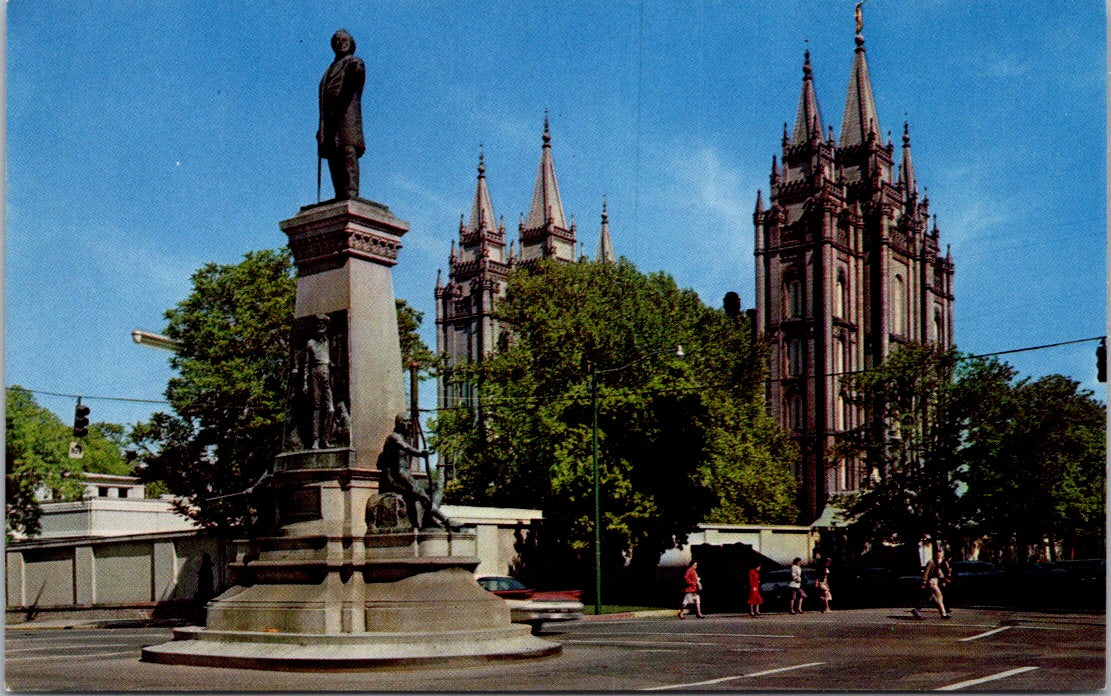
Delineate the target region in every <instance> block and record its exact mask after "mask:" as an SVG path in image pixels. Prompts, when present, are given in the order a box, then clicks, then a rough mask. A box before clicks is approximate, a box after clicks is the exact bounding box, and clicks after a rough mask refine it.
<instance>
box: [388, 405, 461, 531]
mask: <svg viewBox="0 0 1111 696" xmlns="http://www.w3.org/2000/svg"><path fill="white" fill-rule="evenodd" d="M408 433H409V419H408V418H407V417H406V415H405V414H404V413H399V414H398V415H397V417H396V418H394V429H393V432H392V433H390V435H389V437H387V438H386V445H385V447H383V448H382V454H381V455H380V456H379V457H378V468H379V469H380V470H381V471H382V478H381V480H380V481H379V484H378V492H379V493H397V494H398V495H400V496H401V497H402V499H404V501H405V509H406V510H407V511H408V513H409V522H410V524H411V525H412V526H413V527H414V528H416V529H427V528H429V527H449V528H450V527H451V521H450V520H448V518H447V517H445V516H444V514H443V513H442V512H440V509H439V498H440V493H441V491H439V490H438V487H437V486H436V483H435V482H434V481H431V480H430V481H429V489H427V490H426V489H425V487H424V486H423V485H421V484H420V482H418V481H417V480H416V479H414V478H413V475H412V474H411V473H410V471H409V462H408V456H406V455H409V456H414V457H427V456H428V450H422V449H419V448H417V447H414V446H412V445H411V444H409V441H408V440H407V439H406V438H407V436H408ZM418 503H419V506H418Z"/></svg>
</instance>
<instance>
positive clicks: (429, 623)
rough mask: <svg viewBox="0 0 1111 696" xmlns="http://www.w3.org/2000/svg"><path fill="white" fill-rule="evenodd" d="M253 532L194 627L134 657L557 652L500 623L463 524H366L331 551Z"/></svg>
mask: <svg viewBox="0 0 1111 696" xmlns="http://www.w3.org/2000/svg"><path fill="white" fill-rule="evenodd" d="M258 543H259V547H260V549H261V550H260V551H258V552H257V556H256V557H252V558H246V559H243V560H242V561H240V562H238V563H236V564H234V565H233V570H234V572H235V573H236V576H237V582H238V583H239V584H237V585H236V586H235V587H233V588H231V589H230V590H228V591H227V592H225V593H224V594H223V595H221V596H220V597H218V598H216V599H215V600H213V601H212V602H210V603H209V605H208V608H207V610H208V611H207V613H208V617H207V621H206V626H205V628H199V627H194V626H190V627H187V628H182V629H177V630H175V631H174V640H173V641H171V642H169V643H165V644H162V645H158V646H151V647H148V648H144V649H143V655H142V659H143V660H144V661H147V662H160V663H165V664H188V665H204V666H220V667H245V668H255V669H275V670H352V669H365V668H372V667H378V666H388V665H402V664H406V665H421V664H426V663H427V664H435V665H442V664H458V663H459V662H469V661H484V660H489V659H509V658H523V657H540V656H544V655H553V654H558V653H559V652H560V651H561V647H560V646H559V645H558V644H556V643H551V642H549V641H545V640H541V639H539V638H536V637H534V636H532V635H531V633H530V631H529V628H528V627H527V626H520V625H515V624H511V623H510V620H509V608H508V605H506V603H505V602H504V601H502V600H501V599H499V598H498V597H496V596H495V595H492V594H490V593H489V592H486V591H485V590H483V589H481V588H480V587H479V586H478V585H477V584H476V583H475V581H474V575H473V572H474V568H475V567H476V566H477V565H478V558H476V557H475V556H474V554H475V552H476V547H475V536H474V533H473V532H468V533H460V532H449V531H443V530H430V531H420V532H417V531H411V530H404V531H391V532H381V533H371V534H367V535H366V536H365V537H364V538H363V539H361V540H359V542H358V543H357V544H355V545H356V546H358V547H359V550H358V552H356V553H347V554H345V553H342V552H341V553H339V554H338V555H337V554H336V546H344V540H343V539H336V538H328V537H296V538H290V537H271V538H268V539H260V540H259V542H258ZM348 546H350V545H348ZM355 559H360V560H355Z"/></svg>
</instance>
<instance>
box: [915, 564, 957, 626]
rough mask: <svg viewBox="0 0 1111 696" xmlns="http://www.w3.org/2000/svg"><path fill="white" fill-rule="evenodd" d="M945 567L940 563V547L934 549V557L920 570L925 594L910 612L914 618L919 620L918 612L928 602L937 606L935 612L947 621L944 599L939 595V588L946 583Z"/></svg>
mask: <svg viewBox="0 0 1111 696" xmlns="http://www.w3.org/2000/svg"><path fill="white" fill-rule="evenodd" d="M945 568H946V565H945V564H944V563H943V562H942V553H941V548H940V547H935V548H934V557H933V558H931V559H930V560H929V561H927V562H926V567H925V568H923V569H922V589H923V590H925V594H924V595H923V596H922V599H921V600H920V601H919V602H918V604H917V605H916V606H915V607H914V608H913V609H911V610H910V613H911V614H913V615H914V618H916V619H921V618H922V614H921V613H920V612H919V611H918V610H919V609H921V608H922V607H924V606H926V605H927V604H929V603H930V602H933V603H934V604H936V605H937V612H938V614H939V615H940V616H941V618H943V619H948V618H949V616H950V614H949V612H947V611H946V610H945V598H944V597H943V596H942V595H941V586H942V584H944V583H945V582H948V579H949V578H948V576H947V575H946V571H945Z"/></svg>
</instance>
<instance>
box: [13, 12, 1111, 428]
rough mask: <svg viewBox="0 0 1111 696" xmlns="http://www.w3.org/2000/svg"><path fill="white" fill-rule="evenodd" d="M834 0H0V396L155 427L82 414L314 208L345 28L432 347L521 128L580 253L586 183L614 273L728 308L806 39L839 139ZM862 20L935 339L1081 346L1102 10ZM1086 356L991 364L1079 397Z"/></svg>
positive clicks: (126, 414)
mask: <svg viewBox="0 0 1111 696" xmlns="http://www.w3.org/2000/svg"><path fill="white" fill-rule="evenodd" d="M853 4H854V3H853V2H850V1H840V2H826V1H821V2H818V1H813V2H803V1H801V0H795V1H791V0H778V1H777V2H755V1H748V0H735V1H729V2H727V1H725V0H720V1H711V0H705V1H698V0H692V1H691V2H686V3H673V2H663V1H662V0H643V2H640V1H634V0H626V1H622V0H615V1H613V2H605V3H601V2H600V3H577V2H510V1H508V0H505V1H501V2H496V1H490V2H481V1H477V0H476V1H473V2H446V1H434V0H428V1H418V0H407V1H403V0H394V1H382V2H369V1H363V2H343V1H337V2H306V1H301V2H293V1H279V2H261V1H259V2H202V1H196V2H185V1H160V2H150V1H148V0H142V1H139V0H135V1H123V0H95V1H93V0H66V1H65V2H56V1H52V0H11V2H9V3H8V5H7V24H8V26H7V30H8V35H7V51H8V52H7V89H8V92H7V142H6V146H7V198H6V215H7V220H6V224H7V226H6V381H7V383H8V384H20V385H23V386H25V387H28V388H31V389H35V390H41V391H48V392H60V393H66V394H84V395H86V397H87V403H89V404H90V406H91V407H92V411H93V412H92V417H93V419H94V420H108V421H115V422H125V423H131V422H134V421H137V420H140V419H143V418H145V417H146V416H147V415H148V414H149V413H150V412H151V411H152V410H153V409H157V408H159V407H158V405H157V404H147V403H137V402H124V401H113V400H104V399H89V398H88V397H91V396H110V397H127V398H133V399H152V400H157V399H160V398H162V394H163V391H164V389H165V386H166V381H167V379H168V378H169V377H170V376H171V370H170V369H169V366H168V354H167V353H164V352H161V351H156V350H152V349H149V348H145V347H141V346H137V345H135V344H134V343H132V342H131V339H130V332H131V330H132V329H134V328H145V329H149V330H154V331H160V330H161V329H162V328H163V327H164V320H163V317H162V315H163V312H164V311H165V310H166V309H167V308H168V307H170V306H172V305H174V304H175V303H177V302H178V301H180V300H181V299H183V298H184V297H185V296H186V295H187V294H188V292H189V290H190V280H189V279H190V275H191V274H192V273H193V271H194V270H196V269H197V268H198V267H199V266H201V265H202V264H204V263H206V262H218V263H235V262H237V261H238V260H240V259H241V258H242V256H243V254H244V253H246V252H247V251H250V250H254V249H263V248H277V247H279V246H281V245H282V244H284V242H285V238H284V235H283V234H282V233H281V232H280V231H279V229H278V221H279V220H282V219H285V218H288V217H291V216H293V215H294V214H295V213H296V212H297V210H298V208H299V207H300V206H302V205H305V204H308V203H312V202H315V200H316V190H315V189H316V162H315V151H314V139H313V134H314V132H315V127H316V118H317V116H316V85H317V82H318V81H319V79H320V76H321V75H322V74H323V71H324V69H325V68H326V67H327V65H328V63H329V62H330V61H331V58H332V54H331V50H330V48H329V46H328V41H329V38H330V36H331V34H332V33H333V32H334V31H335V30H336V29H338V28H340V27H345V28H346V29H347V30H348V31H349V32H350V33H351V34H352V35H353V36H354V37H355V39H356V41H357V44H358V53H359V55H361V56H362V57H363V58H364V60H365V61H366V64H367V72H368V78H367V86H366V90H365V92H364V98H363V104H364V107H363V109H364V112H363V116H364V123H365V128H366V140H367V153H366V155H365V156H364V157H363V159H362V161H361V162H362V195H363V196H364V197H366V198H370V199H373V200H376V201H379V202H381V203H384V204H386V205H388V206H389V207H390V208H391V210H392V211H393V212H394V213H395V214H396V215H398V216H399V217H401V218H403V219H405V220H407V221H409V223H410V224H411V231H410V232H409V234H407V235H406V236H405V238H404V240H403V241H404V243H405V248H404V249H403V250H402V252H401V258H400V263H399V265H398V266H397V267H396V268H395V271H394V284H395V291H396V293H397V295H398V296H399V297H402V298H404V299H406V300H408V301H409V302H410V303H411V304H413V305H414V306H415V307H417V308H418V309H420V310H423V311H424V312H425V321H424V326H423V335H424V337H425V340H426V342H428V343H429V344H430V345H432V346H434V345H435V331H434V323H433V320H434V305H433V297H432V288H433V285H434V283H435V280H436V271H437V269H439V268H443V269H445V271H446V267H447V257H448V252H449V247H450V243H451V241H452V239H454V238H456V235H457V231H458V221H459V216H460V215H461V214H468V215H469V212H470V211H469V206H470V201H471V197H472V195H473V191H474V180H475V174H476V171H475V167H476V165H477V159H478V151H479V147H480V145H482V147H483V148H484V150H485V157H486V166H487V177H488V183H489V187H490V191H491V195H492V199H493V204H494V209H495V212H496V213H497V214H499V215H504V216H505V219H506V227H507V229H508V230H509V231H510V236H511V238H515V237H516V225H517V220H518V216H519V215H520V214H521V213H522V212H525V211H527V208H528V204H529V201H530V199H531V195H532V187H533V182H534V179H535V175H536V168H537V166H538V163H539V159H540V145H541V140H540V135H541V129H542V124H543V119H544V111H545V109H547V110H549V111H550V114H551V128H552V148H553V156H554V159H555V165H556V172H557V175H558V178H559V184H560V189H561V193H562V198H563V201H564V207H565V209H566V212H567V214H568V215H571V214H574V216H575V219H576V222H577V224H578V234H579V240H580V241H582V242H584V243H585V244H586V248H587V250H588V252H590V253H591V254H593V250H594V248H595V245H596V244H597V237H598V230H599V215H600V212H601V206H602V200H603V196H604V197H605V198H606V200H607V202H608V208H609V214H610V223H611V233H612V235H613V241H614V245H615V247H616V250H617V253H618V254H620V255H624V256H626V257H628V258H629V259H630V260H632V261H633V262H634V263H636V264H637V265H638V267H640V268H641V269H642V270H645V271H655V270H663V271H667V272H668V273H670V274H672V275H673V276H674V277H675V278H676V280H677V281H678V282H679V283H680V284H681V285H683V286H687V287H692V288H694V289H695V290H697V291H698V293H699V294H700V295H701V296H702V298H703V300H704V301H706V302H707V303H710V304H713V305H715V306H717V305H720V302H721V298H722V296H723V295H724V294H725V293H726V292H727V291H729V290H736V291H737V292H739V293H740V294H741V297H742V301H743V303H744V305H745V306H746V307H747V306H751V305H752V298H753V283H754V263H753V256H752V243H753V228H752V210H753V207H754V204H755V200H756V191H757V189H764V192H765V196H766V194H767V184H768V173H769V171H770V165H771V158H772V156H773V155H777V154H778V153H779V141H780V136H781V134H782V129H783V123H784V122H785V121H789V122H793V119H794V116H795V108H796V104H797V100H798V95H799V90H800V86H801V78H802V71H801V66H802V57H803V51H804V49H805V48H806V47H807V46H809V49H810V51H811V54H812V64H813V68H814V78H815V86H816V89H817V93H818V99H819V101H820V103H821V107H822V115H823V118H824V119H825V124H826V125H827V126H828V125H833V126H834V128H835V131H837V132H839V128H840V122H841V112H842V109H843V104H844V99H845V90H846V84H847V79H848V73H849V68H850V65H851V63H852V57H853V48H854V44H853V34H854V25H853ZM864 19H865V28H864V36H865V38H866V40H867V43H866V48H867V51H868V62H869V70H870V72H871V77H872V86H873V90H874V92H875V95H876V105H877V109H878V112H879V120H880V127H881V129H882V130H883V131H884V132H886V131H891V132H892V133H893V135H894V139H895V142H896V145H898V144H899V142H900V141H899V137H900V135H901V132H902V125H903V121H904V118H906V119H909V121H910V128H911V136H912V147H913V155H914V163H915V167H916V171H917V176H918V182H919V186H920V187H926V188H928V193H929V197H930V200H931V210H932V211H933V212H935V213H937V215H938V224H939V226H940V229H941V239H942V243H943V244H949V245H951V247H952V251H953V256H954V260H955V263H956V277H955V286H956V289H955V294H956V303H955V332H956V340H957V344H958V347H959V348H961V349H962V350H965V351H968V352H973V353H985V352H992V351H997V350H1007V349H1013V348H1019V347H1024V346H1032V345H1040V344H1047V343H1055V342H1058V341H1067V340H1072V339H1078V338H1087V337H1091V336H1099V335H1102V334H1104V333H1105V325H1106V318H1105V317H1106V290H1105V289H1106V281H1105V279H1106V264H1105V260H1106V189H1107V187H1106V167H1105V150H1106V125H1105V124H1106V112H1105V105H1106V78H1105V75H1106V24H1105V9H1104V4H1103V3H1101V2H1094V1H1084V2H1081V1H1079V0H1067V1H1061V0H1035V1H1032V2H997V3H969V2H966V1H965V0H929V1H923V2H905V1H904V2H894V1H893V0H870V1H869V2H868V3H867V4H866V5H865V6H864ZM804 42H808V43H804ZM325 180H327V174H325ZM325 187H326V188H327V187H328V184H327V182H326V183H325ZM325 197H328V194H327V193H326V194H325ZM1094 348H1095V345H1094V343H1084V344H1079V345H1074V346H1066V347H1062V348H1056V349H1052V350H1044V351H1037V352H1033V353H1021V354H1017V355H1014V356H1009V357H1008V360H1009V361H1010V362H1011V363H1012V364H1014V365H1015V366H1016V367H1018V368H1019V369H1020V370H1021V371H1022V372H1023V373H1024V374H1027V375H1031V376H1040V375H1043V374H1050V373H1055V372H1060V373H1063V374H1066V375H1069V376H1070V377H1073V378H1075V379H1077V380H1079V381H1081V382H1082V383H1083V385H1084V386H1085V387H1087V388H1090V389H1093V390H1095V391H1096V392H1097V394H1098V395H1099V396H1100V398H1104V396H1105V391H1104V389H1103V385H1099V384H1098V383H1097V382H1096V381H1095V359H1094ZM422 391H425V390H422ZM38 398H39V400H40V403H43V404H44V405H46V406H48V407H50V408H52V409H54V410H55V411H57V412H58V413H59V414H60V415H61V416H62V417H63V418H64V419H65V420H67V421H68V420H69V418H70V417H71V416H72V410H73V400H72V399H68V398H64V397H53V396H49V395H44V394H40V395H39V396H38ZM422 400H423V403H422V405H423V406H425V407H431V406H434V392H432V391H430V390H427V391H425V393H423V394H422Z"/></svg>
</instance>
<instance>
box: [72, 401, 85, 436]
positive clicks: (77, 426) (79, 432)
mask: <svg viewBox="0 0 1111 696" xmlns="http://www.w3.org/2000/svg"><path fill="white" fill-rule="evenodd" d="M88 434H89V407H88V406H86V405H85V404H83V403H81V400H80V399H78V401H77V408H76V409H75V410H74V412H73V436H74V437H87V436H88Z"/></svg>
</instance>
